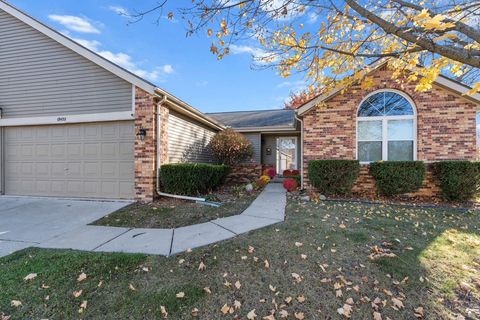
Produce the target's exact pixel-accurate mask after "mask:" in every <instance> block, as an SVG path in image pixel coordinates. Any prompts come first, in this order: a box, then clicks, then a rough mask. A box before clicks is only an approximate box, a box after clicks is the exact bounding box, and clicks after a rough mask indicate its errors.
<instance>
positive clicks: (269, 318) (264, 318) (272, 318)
mask: <svg viewBox="0 0 480 320" xmlns="http://www.w3.org/2000/svg"><path fill="white" fill-rule="evenodd" d="M262 319H263V320H275V317H274V316H273V314H271V315H269V316H265V317H263V318H262Z"/></svg>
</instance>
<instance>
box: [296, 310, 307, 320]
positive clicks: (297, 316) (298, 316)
mask: <svg viewBox="0 0 480 320" xmlns="http://www.w3.org/2000/svg"><path fill="white" fill-rule="evenodd" d="M293 315H294V316H295V319H298V320H303V319H305V314H304V313H303V312H295V313H294V314H293Z"/></svg>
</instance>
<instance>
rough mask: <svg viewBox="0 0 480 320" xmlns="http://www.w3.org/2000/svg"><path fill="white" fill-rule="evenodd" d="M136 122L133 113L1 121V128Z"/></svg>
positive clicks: (73, 115) (7, 119)
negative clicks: (123, 121)
mask: <svg viewBox="0 0 480 320" xmlns="http://www.w3.org/2000/svg"><path fill="white" fill-rule="evenodd" d="M122 120H134V117H133V115H132V112H131V111H121V112H106V113H94V114H72V115H58V116H46V117H30V118H6V119H5V118H4V119H0V127H12V126H31V125H46V124H66V123H85V122H104V121H122Z"/></svg>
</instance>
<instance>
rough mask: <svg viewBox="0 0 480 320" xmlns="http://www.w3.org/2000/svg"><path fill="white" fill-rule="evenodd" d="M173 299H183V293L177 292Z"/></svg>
mask: <svg viewBox="0 0 480 320" xmlns="http://www.w3.org/2000/svg"><path fill="white" fill-rule="evenodd" d="M175 297H177V298H178V299H183V298H185V292H179V293H177V294H176V295H175Z"/></svg>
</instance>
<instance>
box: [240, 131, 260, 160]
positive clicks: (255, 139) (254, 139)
mask: <svg viewBox="0 0 480 320" xmlns="http://www.w3.org/2000/svg"><path fill="white" fill-rule="evenodd" d="M243 135H244V136H245V137H247V139H248V140H250V142H251V143H252V148H253V161H254V162H255V163H261V161H262V146H261V145H262V138H261V135H260V133H258V132H255V133H244V134H243ZM248 162H250V161H248Z"/></svg>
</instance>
